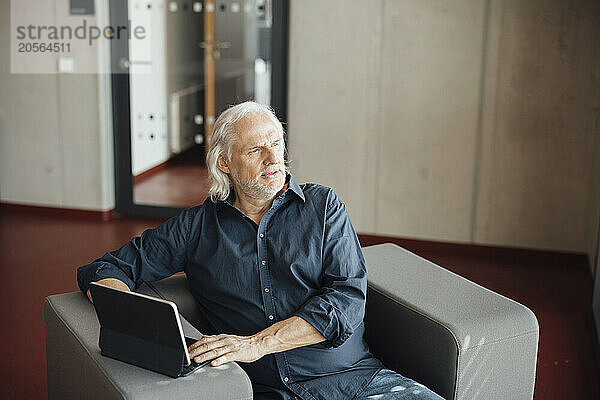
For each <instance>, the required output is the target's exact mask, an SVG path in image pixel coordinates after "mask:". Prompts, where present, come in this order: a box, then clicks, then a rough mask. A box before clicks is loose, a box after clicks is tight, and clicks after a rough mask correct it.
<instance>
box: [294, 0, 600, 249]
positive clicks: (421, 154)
mask: <svg viewBox="0 0 600 400" xmlns="http://www.w3.org/2000/svg"><path fill="white" fill-rule="evenodd" d="M542 3H543V4H542ZM599 19H600V6H599V5H598V3H597V2H593V1H592V0H581V1H558V0H557V1H551V2H548V1H546V2H541V1H532V2H522V1H516V0H514V1H509V0H490V1H475V0H461V1H454V2H441V1H436V0H413V1H393V0H379V1H370V2H364V1H358V0H352V1H348V0H344V1H342V0H336V1H327V2H322V1H316V0H310V1H307V0H302V1H298V0H294V1H292V2H291V15H290V58H289V64H290V65H289V68H290V71H289V110H288V115H289V124H288V131H289V132H288V137H289V145H288V146H289V153H290V159H291V161H292V164H291V169H292V172H293V173H294V175H295V176H296V177H297V178H298V180H300V181H313V182H319V183H323V184H325V185H329V186H332V187H334V188H335V189H336V191H337V192H338V193H339V194H340V196H341V197H342V198H343V199H344V201H345V202H346V204H347V206H348V209H349V211H350V214H351V217H352V220H353V222H354V224H355V226H356V228H357V230H359V231H361V232H365V233H367V232H371V233H378V234H389V235H397V236H402V237H414V238H423V239H433V240H447V241H452V242H467V243H482V244H492V245H502V246H517V247H529V248H540V249H552V250H559V251H574V252H581V253H586V254H588V255H589V256H590V259H591V260H593V256H594V254H595V246H596V234H597V232H598V220H599V215H600V165H598V159H599V158H600V157H599V155H600V139H599V135H600V132H599V130H600V128H599V125H598V113H599V111H598V101H599V93H600V92H599V90H598V89H599V86H600V81H599V77H600V54H599V53H598V51H597V43H598V40H597V39H598V38H599V37H600V21H599Z"/></svg>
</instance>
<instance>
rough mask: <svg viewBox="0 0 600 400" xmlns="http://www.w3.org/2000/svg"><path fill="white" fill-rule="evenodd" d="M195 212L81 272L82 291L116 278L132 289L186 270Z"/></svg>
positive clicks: (89, 265) (78, 277)
mask: <svg viewBox="0 0 600 400" xmlns="http://www.w3.org/2000/svg"><path fill="white" fill-rule="evenodd" d="M191 218H192V211H191V209H188V210H184V211H183V212H182V213H180V214H179V215H177V216H175V217H173V218H171V219H169V220H167V221H166V222H164V223H163V224H161V225H159V226H157V227H156V228H154V229H148V230H146V231H144V232H143V233H142V234H141V235H140V236H137V237H134V238H133V239H131V240H130V241H129V242H128V243H126V244H125V245H124V246H123V247H121V248H120V249H118V250H114V251H110V252H108V253H106V254H104V256H102V257H101V258H99V259H97V260H95V261H94V262H92V263H90V264H88V265H84V266H81V267H79V268H78V269H77V283H78V284H79V288H80V289H81V290H82V291H83V292H84V293H85V292H87V290H88V288H89V285H90V283H91V282H95V281H98V280H100V279H104V278H116V279H119V280H121V281H122V282H124V283H125V284H126V285H127V286H129V288H130V289H132V290H133V289H135V288H136V287H138V286H139V285H141V284H142V283H143V282H153V281H157V280H160V279H162V278H165V277H167V276H170V275H173V274H174V273H177V272H179V271H182V270H183V269H184V266H185V263H186V253H187V251H186V247H187V240H188V237H189V232H190V225H191Z"/></svg>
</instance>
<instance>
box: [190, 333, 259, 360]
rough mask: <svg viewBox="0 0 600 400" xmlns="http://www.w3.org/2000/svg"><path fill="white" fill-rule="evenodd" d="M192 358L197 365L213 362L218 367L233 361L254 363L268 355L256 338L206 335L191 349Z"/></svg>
mask: <svg viewBox="0 0 600 400" xmlns="http://www.w3.org/2000/svg"><path fill="white" fill-rule="evenodd" d="M188 350H189V352H190V358H193V359H194V361H196V362H197V363H202V362H204V361H208V360H213V359H214V360H213V361H212V362H211V363H210V365H212V366H213V367H216V366H218V365H222V364H225V363H228V362H231V361H241V362H246V363H249V362H253V361H256V360H258V359H259V358H261V357H263V356H264V355H266V354H267V353H266V352H265V349H264V346H262V345H261V343H260V340H259V339H258V338H257V337H256V336H236V335H225V334H223V335H215V336H209V335H204V336H202V339H200V340H198V341H197V342H196V343H194V344H193V345H191V346H190V347H189V349H188Z"/></svg>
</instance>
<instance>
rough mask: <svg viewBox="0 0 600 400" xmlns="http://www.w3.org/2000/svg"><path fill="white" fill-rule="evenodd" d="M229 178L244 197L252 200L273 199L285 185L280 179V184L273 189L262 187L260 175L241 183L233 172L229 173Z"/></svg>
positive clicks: (283, 180)
mask: <svg viewBox="0 0 600 400" xmlns="http://www.w3.org/2000/svg"><path fill="white" fill-rule="evenodd" d="M279 171H280V173H283V171H281V170H279ZM271 172H272V171H271ZM262 173H264V172H262ZM262 173H261V174H262ZM230 176H231V179H232V180H233V182H234V183H235V184H236V185H237V186H238V187H239V188H240V189H241V190H242V192H244V194H245V195H246V196H248V197H252V198H253V199H262V200H270V199H272V198H273V197H275V195H276V194H277V193H279V191H280V190H281V189H282V188H283V185H284V184H285V179H282V180H281V184H278V185H276V186H274V187H270V186H267V185H264V184H262V183H260V175H258V176H256V177H255V178H253V179H249V180H246V181H242V180H241V179H240V178H239V176H238V175H237V174H236V173H234V172H233V170H232V171H231V174H230Z"/></svg>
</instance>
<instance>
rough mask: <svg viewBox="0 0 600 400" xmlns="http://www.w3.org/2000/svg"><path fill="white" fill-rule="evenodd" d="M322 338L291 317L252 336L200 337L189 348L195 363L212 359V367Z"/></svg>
mask: <svg viewBox="0 0 600 400" xmlns="http://www.w3.org/2000/svg"><path fill="white" fill-rule="evenodd" d="M324 340H325V338H324V337H323V336H321V334H320V333H319V332H318V331H317V330H316V329H315V328H314V327H313V326H312V325H311V324H309V323H308V322H306V321H305V320H304V319H302V318H300V317H298V316H293V317H290V318H288V319H284V320H283V321H279V322H277V323H275V324H273V325H271V326H269V327H268V328H266V329H264V330H262V331H260V332H258V333H257V334H255V335H252V336H236V335H225V334H223V335H215V336H208V335H206V336H203V337H202V339H200V340H198V341H197V342H196V343H194V344H193V345H191V346H190V347H189V349H188V350H189V352H190V357H191V358H193V359H194V361H196V362H197V363H201V362H204V361H208V360H213V361H212V362H211V363H210V365H212V366H213V367H216V366H218V365H222V364H225V363H228V362H231V361H240V362H253V361H256V360H258V359H259V358H262V357H263V356H265V355H267V354H271V353H279V352H281V351H286V350H291V349H295V348H297V347H302V346H308V345H310V344H314V343H320V342H322V341H324Z"/></svg>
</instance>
